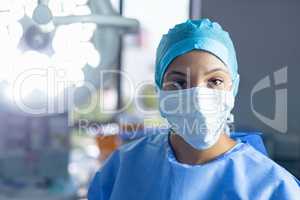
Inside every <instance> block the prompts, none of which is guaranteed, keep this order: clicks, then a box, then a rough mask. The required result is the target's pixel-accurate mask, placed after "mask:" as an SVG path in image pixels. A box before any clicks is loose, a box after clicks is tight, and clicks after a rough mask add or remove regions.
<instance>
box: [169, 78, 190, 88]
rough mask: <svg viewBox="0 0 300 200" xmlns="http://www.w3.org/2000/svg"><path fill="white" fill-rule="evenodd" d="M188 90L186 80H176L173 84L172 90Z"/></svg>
mask: <svg viewBox="0 0 300 200" xmlns="http://www.w3.org/2000/svg"><path fill="white" fill-rule="evenodd" d="M185 88H186V81H185V80H174V81H172V82H171V89H173V90H180V89H185Z"/></svg>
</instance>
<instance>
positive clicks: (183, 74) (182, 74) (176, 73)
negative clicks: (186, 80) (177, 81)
mask: <svg viewBox="0 0 300 200" xmlns="http://www.w3.org/2000/svg"><path fill="white" fill-rule="evenodd" d="M168 75H179V76H186V74H185V73H183V72H180V71H172V72H170V73H169V74H168Z"/></svg>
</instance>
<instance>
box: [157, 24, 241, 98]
mask: <svg viewBox="0 0 300 200" xmlns="http://www.w3.org/2000/svg"><path fill="white" fill-rule="evenodd" d="M195 49H198V50H203V51H207V52H210V53H211V54H213V55H215V56H216V57H218V58H219V59H220V60H221V61H223V63H225V64H226V66H227V67H228V68H229V71H230V73H231V77H232V81H233V93H234V95H236V94H237V91H238V85H239V74H238V64H237V59H236V54H235V49H234V46H233V43H232V41H231V38H230V36H229V34H228V33H227V32H226V31H224V30H223V29H222V27H221V26H220V25H219V24H218V23H217V22H212V21H210V20H209V19H199V20H190V19H189V20H187V21H186V22H184V23H181V24H177V25H176V26H175V27H174V28H172V29H170V30H169V32H168V33H167V34H165V35H163V37H162V39H161V41H160V44H159V46H158V48H157V52H156V63H155V83H156V85H157V86H158V88H162V83H163V77H164V74H165V72H166V70H167V68H168V65H169V64H170V63H171V62H172V60H174V59H175V58H176V57H177V56H180V55H182V54H185V53H187V52H189V51H192V50H195Z"/></svg>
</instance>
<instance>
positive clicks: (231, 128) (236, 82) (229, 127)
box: [224, 74, 240, 136]
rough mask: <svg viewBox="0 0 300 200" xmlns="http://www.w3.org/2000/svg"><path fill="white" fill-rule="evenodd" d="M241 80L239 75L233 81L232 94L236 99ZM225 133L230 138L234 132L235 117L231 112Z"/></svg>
mask: <svg viewBox="0 0 300 200" xmlns="http://www.w3.org/2000/svg"><path fill="white" fill-rule="evenodd" d="M239 80H240V77H239V74H237V76H236V78H235V79H234V80H232V85H231V87H232V88H231V90H230V92H231V93H232V95H233V97H234V98H235V95H236V93H237V87H238V85H239ZM224 131H225V133H226V135H228V136H230V135H231V132H233V131H234V115H233V114H232V113H231V112H230V114H229V116H228V117H227V119H226V124H225V127H224Z"/></svg>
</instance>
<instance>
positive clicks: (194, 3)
mask: <svg viewBox="0 0 300 200" xmlns="http://www.w3.org/2000/svg"><path fill="white" fill-rule="evenodd" d="M201 10H202V0H190V19H200V18H201V14H202V13H201Z"/></svg>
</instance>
